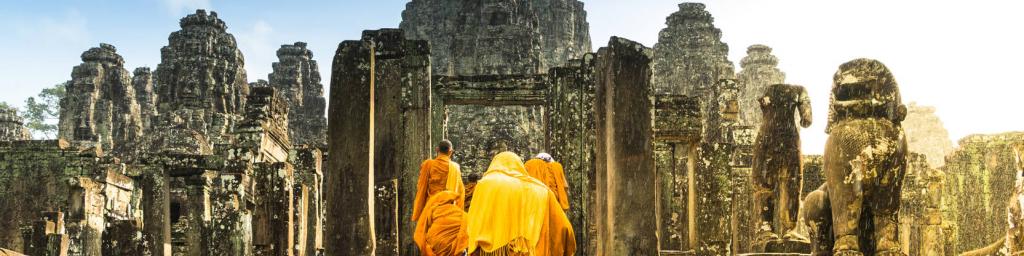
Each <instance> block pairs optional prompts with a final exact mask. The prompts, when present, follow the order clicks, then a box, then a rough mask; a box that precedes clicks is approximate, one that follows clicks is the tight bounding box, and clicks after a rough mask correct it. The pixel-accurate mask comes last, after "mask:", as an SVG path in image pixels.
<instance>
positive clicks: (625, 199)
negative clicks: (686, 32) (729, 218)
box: [595, 37, 658, 255]
mask: <svg viewBox="0 0 1024 256" xmlns="http://www.w3.org/2000/svg"><path fill="white" fill-rule="evenodd" d="M649 52H650V49H649V48H647V47H644V46H643V45H640V44H639V43H636V42H632V41H629V40H625V39H621V38H617V37H612V39H611V41H610V42H609V44H608V47H605V48H601V50H599V51H598V54H597V62H596V68H595V75H596V78H595V79H596V84H597V93H596V96H595V98H596V103H595V110H596V111H595V113H596V120H597V123H596V130H597V141H598V143H597V148H596V151H597V152H598V158H597V162H598V163H599V164H598V168H597V172H598V173H599V176H598V186H599V187H598V191H599V192H598V193H599V195H600V194H601V192H604V194H605V195H604V196H603V197H600V196H599V198H598V200H599V201H603V202H606V203H605V204H606V205H605V208H604V209H602V210H601V211H603V214H601V215H603V216H602V217H604V219H603V220H604V222H603V223H601V225H605V226H604V227H603V228H601V229H602V230H603V232H602V233H606V235H602V237H601V238H600V239H601V240H600V241H601V242H602V243H603V244H604V245H603V248H602V249H599V250H598V252H597V255H657V254H658V235H657V231H658V216H657V211H656V208H657V207H652V204H654V203H655V202H657V194H658V193H657V189H656V186H652V184H657V181H658V178H657V173H656V171H655V169H654V168H655V167H654V154H653V150H654V148H653V144H654V129H653V128H654V127H653V125H654V122H653V109H654V102H653V97H652V93H651V68H650V64H651V59H650V57H649ZM602 173H603V174H602ZM602 186H603V187H602Z"/></svg>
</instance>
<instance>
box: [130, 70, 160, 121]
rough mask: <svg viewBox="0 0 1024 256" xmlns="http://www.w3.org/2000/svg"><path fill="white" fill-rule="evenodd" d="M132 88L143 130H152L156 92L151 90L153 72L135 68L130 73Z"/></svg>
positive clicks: (155, 112)
mask: <svg viewBox="0 0 1024 256" xmlns="http://www.w3.org/2000/svg"><path fill="white" fill-rule="evenodd" d="M132 73H133V75H134V76H132V87H134V88H135V102H138V103H139V110H140V112H139V115H140V116H141V117H142V126H143V128H144V129H145V130H149V129H152V128H153V127H152V123H151V122H152V119H153V117H154V116H156V114H157V111H156V104H157V103H156V91H154V89H153V72H152V71H150V69H149V68H148V67H140V68H135V72H132Z"/></svg>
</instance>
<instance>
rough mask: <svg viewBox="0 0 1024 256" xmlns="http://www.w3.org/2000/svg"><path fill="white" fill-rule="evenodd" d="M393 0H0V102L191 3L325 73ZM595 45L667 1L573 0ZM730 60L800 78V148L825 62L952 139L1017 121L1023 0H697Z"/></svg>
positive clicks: (818, 121)
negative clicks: (807, 107)
mask: <svg viewBox="0 0 1024 256" xmlns="http://www.w3.org/2000/svg"><path fill="white" fill-rule="evenodd" d="M406 2H407V1H406V0H375V1H359V0H343V1H295V2H291V1H289V2H287V3H285V2H279V1H263V0H253V1H247V2H246V3H245V4H241V2H238V1H211V0H158V1H101V2H93V1H81V0H55V1H30V0H11V2H9V3H5V8H4V9H5V10H0V34H3V35H5V38H4V39H0V49H3V50H2V51H0V101H5V102H8V103H11V104H12V105H16V106H20V105H22V102H23V101H24V99H25V98H26V97H28V96H31V95H34V94H36V93H38V92H39V90H40V89H42V88H44V87H47V86H51V85H53V84H56V83H59V82H62V81H65V80H68V79H70V73H71V68H72V67H74V66H75V65H77V64H79V63H80V62H81V61H80V60H79V59H78V55H79V54H81V52H82V51H84V50H86V49H88V48H89V47H95V46H96V45H98V44H99V42H109V43H112V44H114V45H115V46H117V47H118V50H119V52H120V53H121V54H122V55H124V57H125V60H126V62H127V63H126V66H127V68H128V69H129V70H132V69H134V68H135V67H137V66H149V67H155V66H156V64H157V63H159V49H160V47H162V46H164V45H166V44H167V41H166V40H167V39H166V38H167V35H168V34H169V33H170V32H172V31H174V30H177V21H178V19H179V18H180V17H182V16H184V15H185V14H187V13H191V12H192V10H193V9H194V8H208V9H212V10H215V11H218V12H219V13H220V16H221V18H222V19H224V20H225V21H226V22H227V24H228V26H229V28H228V31H229V32H231V33H233V34H235V36H236V37H237V38H238V40H239V45H240V47H241V48H242V52H243V54H244V55H245V58H246V61H247V63H246V69H248V71H249V79H250V80H255V79H259V78H263V79H265V78H266V75H267V73H269V72H270V63H271V62H273V61H275V60H276V57H275V56H274V51H275V50H276V49H277V45H280V44H286V43H291V42H294V41H307V42H309V44H310V47H311V48H312V50H313V51H314V57H315V58H316V59H317V60H318V61H319V62H320V63H321V64H320V65H321V70H320V71H321V73H322V74H323V77H324V78H325V81H324V83H325V86H327V83H328V82H327V81H329V79H327V78H328V77H330V76H329V75H330V67H329V66H330V62H331V61H330V59H329V58H330V56H332V55H333V52H334V50H335V49H334V47H336V46H337V44H338V42H340V41H341V40H345V39H358V38H359V32H360V31H362V30H364V29H376V28H381V27H397V26H398V23H399V22H400V21H401V12H402V10H403V9H404V4H405V3H406ZM584 2H585V3H586V9H587V11H588V20H589V22H590V25H591V38H592V39H593V42H594V48H595V50H596V49H597V47H601V46H604V45H606V44H607V42H608V38H609V37H610V36H613V35H615V36H620V37H624V38H628V39H632V40H634V41H638V42H641V43H643V44H644V45H647V46H649V47H652V46H653V45H654V43H655V42H656V41H657V38H658V31H660V30H661V29H663V28H664V27H665V18H666V17H667V16H668V15H669V14H670V13H672V12H675V11H676V10H678V7H677V4H678V3H680V2H682V1H674V0H633V1H623V0H584ZM705 3H706V4H707V6H708V10H709V11H710V12H711V13H712V15H713V16H714V17H715V19H716V20H715V25H716V26H717V27H718V28H720V29H722V31H723V38H722V40H723V41H725V42H726V43H727V44H729V46H730V54H729V57H730V60H732V61H733V62H734V63H736V64H737V65H736V66H737V69H738V68H739V65H738V62H739V60H740V59H741V58H742V57H743V56H744V55H745V54H746V47H747V46H749V45H751V44H766V45H769V46H771V47H772V48H774V51H773V53H774V54H775V55H776V56H778V57H779V59H780V62H779V68H780V69H782V70H783V72H786V75H787V82H788V83H793V84H799V85H803V86H805V87H807V89H808V91H809V92H810V96H811V100H812V101H813V103H814V111H815V118H814V125H813V126H811V127H810V128H809V129H805V130H803V133H802V137H803V143H804V147H803V150H804V152H806V153H812V154H813V153H821V152H822V148H823V146H824V141H825V134H824V124H825V122H826V113H827V112H826V107H827V104H828V90H829V88H830V86H831V78H832V74H833V73H834V72H835V70H836V68H837V67H838V66H839V64H841V63H843V62H845V61H848V60H851V59H854V58H859V57H867V58H874V59H878V60H881V61H882V62H884V63H885V64H886V65H888V66H889V68H890V69H892V71H893V72H894V74H895V75H896V79H897V81H898V82H899V83H900V87H901V90H902V94H903V100H904V102H906V103H909V102H911V101H916V102H918V103H919V104H921V105H932V106H935V107H936V108H937V114H938V115H939V116H940V118H941V119H942V120H943V121H944V123H945V125H946V128H947V129H948V130H949V133H950V137H951V139H952V140H953V141H954V143H955V141H956V140H958V139H959V138H961V137H963V136H966V135H968V134H972V133H997V132H1003V131H1011V130H1024V118H1015V116H1016V115H1015V114H1013V113H1016V112H1017V111H1018V110H1021V103H1020V101H1018V99H1021V98H1022V97H1024V89H1022V88H1024V80H1021V79H1019V78H1017V77H1016V76H1017V75H1018V74H1019V73H1020V71H1021V70H1022V68H1024V64H1022V63H1021V61H1022V60H1024V35H1022V34H1024V33H1022V32H1024V29H1022V27H1024V15H1021V11H1024V1H1010V0H975V1H950V0H933V1H925V0H904V1H885V0H860V1H847V0H843V1H833V0H828V1H823V0H785V1H766V0H717V1H706V2H705Z"/></svg>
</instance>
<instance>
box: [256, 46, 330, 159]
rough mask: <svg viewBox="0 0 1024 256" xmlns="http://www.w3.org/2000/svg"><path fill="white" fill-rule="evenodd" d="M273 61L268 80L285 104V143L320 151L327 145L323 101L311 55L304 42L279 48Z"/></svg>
mask: <svg viewBox="0 0 1024 256" xmlns="http://www.w3.org/2000/svg"><path fill="white" fill-rule="evenodd" d="M277 58H278V62H275V63H274V64H273V68H274V72H273V73H270V75H269V76H268V80H269V82H270V86H271V87H274V88H276V89H277V90H278V92H279V93H280V94H281V95H282V97H284V101H285V102H287V103H288V133H289V136H288V137H289V139H290V140H291V142H292V143H293V144H296V145H314V146H318V147H322V146H323V145H324V144H325V143H327V137H326V136H327V133H326V131H327V130H326V129H327V118H326V116H324V109H325V108H326V107H327V100H325V99H324V85H323V84H321V83H320V69H319V67H318V66H317V62H316V61H315V60H313V51H310V50H309V49H307V48H306V43H305V42H296V43H295V44H291V45H287V44H286V45H281V48H280V49H278V50H277Z"/></svg>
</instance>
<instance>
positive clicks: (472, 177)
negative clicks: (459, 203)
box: [466, 172, 480, 212]
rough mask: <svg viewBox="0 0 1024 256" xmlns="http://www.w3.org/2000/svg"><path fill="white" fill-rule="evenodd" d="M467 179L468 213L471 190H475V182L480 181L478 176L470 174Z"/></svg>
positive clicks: (471, 197)
mask: <svg viewBox="0 0 1024 256" xmlns="http://www.w3.org/2000/svg"><path fill="white" fill-rule="evenodd" d="M467 178H468V179H469V183H466V211H467V212H468V211H469V206H470V205H471V204H470V203H471V202H472V200H473V190H474V189H475V188H476V182H477V181H480V174H479V173H475V172H474V173H470V174H469V177H467Z"/></svg>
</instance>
